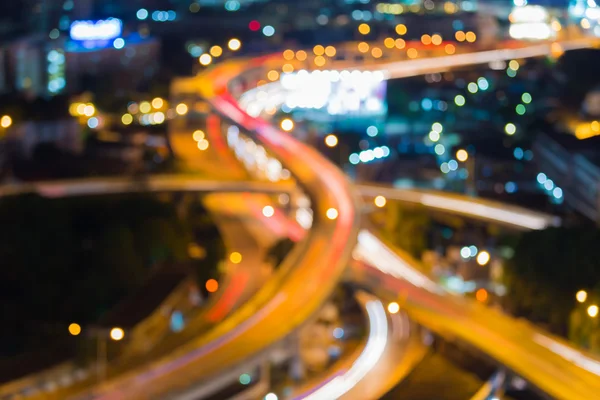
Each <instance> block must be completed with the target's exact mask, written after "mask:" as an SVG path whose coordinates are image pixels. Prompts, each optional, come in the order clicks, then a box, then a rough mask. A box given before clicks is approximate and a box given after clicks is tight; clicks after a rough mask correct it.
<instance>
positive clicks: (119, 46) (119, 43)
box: [113, 38, 125, 49]
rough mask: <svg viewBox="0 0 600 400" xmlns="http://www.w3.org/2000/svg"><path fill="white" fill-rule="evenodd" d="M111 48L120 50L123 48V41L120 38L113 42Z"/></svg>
mask: <svg viewBox="0 0 600 400" xmlns="http://www.w3.org/2000/svg"><path fill="white" fill-rule="evenodd" d="M113 46H114V48H115V49H122V48H123V47H125V41H124V40H123V39H122V38H117V39H115V41H114V42H113Z"/></svg>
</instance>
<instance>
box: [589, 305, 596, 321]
mask: <svg viewBox="0 0 600 400" xmlns="http://www.w3.org/2000/svg"><path fill="white" fill-rule="evenodd" d="M587 313H588V315H589V316H590V317H592V318H594V317H596V316H597V315H598V306H597V305H595V304H593V305H591V306H589V307H588V309H587Z"/></svg>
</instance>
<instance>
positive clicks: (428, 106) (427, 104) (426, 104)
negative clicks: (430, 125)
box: [421, 98, 433, 111]
mask: <svg viewBox="0 0 600 400" xmlns="http://www.w3.org/2000/svg"><path fill="white" fill-rule="evenodd" d="M432 107H433V102H432V101H431V100H430V99H428V98H424V99H423V100H421V108H422V109H423V110H425V111H430V110H431V108H432Z"/></svg>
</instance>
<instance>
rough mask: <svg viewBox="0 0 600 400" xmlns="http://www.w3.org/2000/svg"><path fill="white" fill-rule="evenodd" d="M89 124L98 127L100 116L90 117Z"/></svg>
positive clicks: (91, 126) (93, 127)
mask: <svg viewBox="0 0 600 400" xmlns="http://www.w3.org/2000/svg"><path fill="white" fill-rule="evenodd" d="M87 125H88V126H89V127H90V128H92V129H96V128H97V127H98V125H99V122H98V118H96V117H92V118H90V119H88V122H87Z"/></svg>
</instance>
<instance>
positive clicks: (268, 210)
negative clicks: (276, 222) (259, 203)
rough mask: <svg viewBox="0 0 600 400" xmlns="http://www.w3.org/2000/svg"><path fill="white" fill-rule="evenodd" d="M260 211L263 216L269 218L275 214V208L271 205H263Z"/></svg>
mask: <svg viewBox="0 0 600 400" xmlns="http://www.w3.org/2000/svg"><path fill="white" fill-rule="evenodd" d="M262 213H263V215H264V216H265V217H267V218H271V217H272V216H273V215H275V209H274V208H273V206H264V207H263V209H262Z"/></svg>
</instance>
